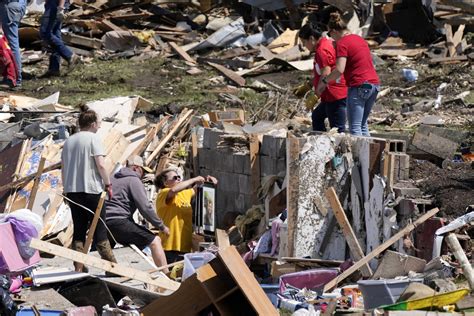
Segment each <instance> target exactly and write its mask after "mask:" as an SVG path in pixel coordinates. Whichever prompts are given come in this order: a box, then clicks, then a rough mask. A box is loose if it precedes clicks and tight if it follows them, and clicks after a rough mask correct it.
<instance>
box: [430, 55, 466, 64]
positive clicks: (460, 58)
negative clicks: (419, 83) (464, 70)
mask: <svg viewBox="0 0 474 316" xmlns="http://www.w3.org/2000/svg"><path fill="white" fill-rule="evenodd" d="M468 59H469V58H468V57H467V56H464V55H463V56H454V57H439V58H431V59H430V61H429V62H430V64H446V63H456V62H461V61H467V60H468Z"/></svg>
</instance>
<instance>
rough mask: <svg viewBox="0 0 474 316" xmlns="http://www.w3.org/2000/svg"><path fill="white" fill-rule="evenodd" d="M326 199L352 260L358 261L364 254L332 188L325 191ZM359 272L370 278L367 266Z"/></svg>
mask: <svg viewBox="0 0 474 316" xmlns="http://www.w3.org/2000/svg"><path fill="white" fill-rule="evenodd" d="M326 197H327V199H328V201H329V204H330V205H331V208H332V211H333V213H334V216H335V217H336V219H337V222H338V223H339V226H341V229H342V233H343V234H344V237H345V238H346V241H347V244H348V245H349V249H350V250H351V253H352V255H353V256H354V259H355V260H356V261H359V260H360V259H362V258H363V257H364V252H363V251H362V247H361V246H360V244H359V242H358V241H357V237H356V235H355V233H354V230H353V229H352V226H351V224H350V223H349V220H348V219H347V215H346V213H345V212H344V209H343V208H342V205H341V202H340V201H339V198H338V197H337V194H336V190H334V188H333V187H330V188H329V189H327V191H326ZM361 272H362V275H363V276H364V277H370V276H372V269H370V267H369V265H368V264H365V265H363V266H362V269H361Z"/></svg>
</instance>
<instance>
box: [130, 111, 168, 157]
mask: <svg viewBox="0 0 474 316" xmlns="http://www.w3.org/2000/svg"><path fill="white" fill-rule="evenodd" d="M167 120H168V117H164V118H163V119H161V121H159V122H158V123H157V124H155V125H154V126H153V127H152V128H151V129H150V130H149V131H148V133H146V135H145V138H143V140H142V142H141V143H140V145H138V147H137V148H135V150H134V151H133V152H132V153H131V154H130V156H128V158H131V157H132V156H135V155H136V156H141V155H142V154H143V152H144V151H145V150H146V148H147V147H148V145H150V143H151V142H152V141H153V138H154V137H155V135H156V133H158V131H159V130H160V129H161V128H162V127H163V125H164V124H165V122H166V121H167Z"/></svg>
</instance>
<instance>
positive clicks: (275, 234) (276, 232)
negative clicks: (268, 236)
mask: <svg viewBox="0 0 474 316" xmlns="http://www.w3.org/2000/svg"><path fill="white" fill-rule="evenodd" d="M282 224H283V221H282V220H281V219H280V218H277V219H275V220H274V221H273V222H272V229H271V232H272V250H271V251H270V255H271V256H274V255H276V254H278V252H279V250H280V228H281V225H282Z"/></svg>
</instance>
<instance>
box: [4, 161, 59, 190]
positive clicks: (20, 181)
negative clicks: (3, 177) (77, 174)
mask: <svg viewBox="0 0 474 316" xmlns="http://www.w3.org/2000/svg"><path fill="white" fill-rule="evenodd" d="M59 168H61V163H60V162H58V163H55V164H53V165H50V166H48V167H46V168H44V169H43V173H46V172H49V171H52V170H55V169H59ZM35 176H36V174H31V175H29V176H26V177H23V178H20V179H18V180H16V181H13V182H10V183H8V184H4V185H2V186H1V187H0V192H2V191H4V190H6V189H11V188H16V187H19V186H21V185H23V184H26V183H28V182H29V181H31V180H33V179H34V178H35Z"/></svg>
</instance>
